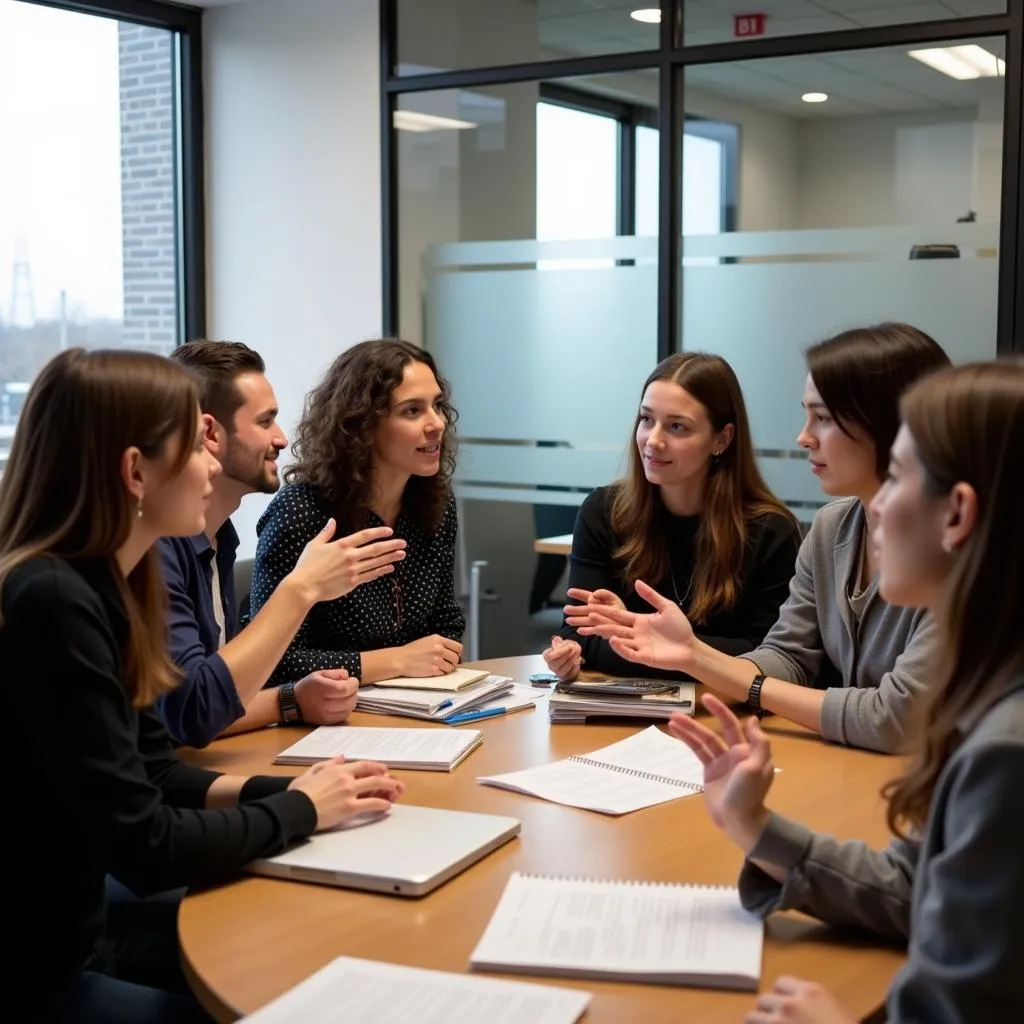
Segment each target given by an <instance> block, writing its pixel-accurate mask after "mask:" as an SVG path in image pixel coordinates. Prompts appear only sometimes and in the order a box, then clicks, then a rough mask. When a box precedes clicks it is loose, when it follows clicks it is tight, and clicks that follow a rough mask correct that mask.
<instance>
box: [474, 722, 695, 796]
mask: <svg viewBox="0 0 1024 1024" xmlns="http://www.w3.org/2000/svg"><path fill="white" fill-rule="evenodd" d="M477 782H481V783H483V784H484V785H486V786H497V787H498V788H499V789H510V790H512V791H513V792H515V793H526V794H527V795H529V796H539V797H540V798H541V799H543V800H550V801H551V802H552V803H556V804H566V805H568V806H569V807H582V808H583V809H584V810H588V811H599V812H600V813H602V814H628V813H629V812H630V811H638V810H640V809H641V808H643V807H653V806H654V805H655V804H663V803H666V802H667V801H669V800H678V799H679V798H680V797H683V796H692V795H693V794H694V793H700V792H701V791H702V790H703V788H704V766H703V765H702V764H701V762H700V760H699V759H698V757H697V755H696V754H694V753H693V751H692V750H690V748H689V747H688V746H686V744H685V743H682V742H680V741H679V740H675V739H673V738H672V737H671V736H667V735H666V734H665V733H663V732H661V731H660V730H659V729H658V728H657V727H656V726H653V725H652V726H651V727H650V728H649V729H645V730H644V731H643V732H640V733H637V734H636V735H634V736H630V737H629V738H628V739H625V740H620V741H619V742H618V743H612V744H611V745H610V746H607V747H602V748H601V749H600V750H594V751H592V752H591V753H589V754H577V755H574V756H573V757H570V758H567V759H566V760H564V761H555V762H554V763H553V764H545V765H542V766H541V767H539V768H524V769H523V770H522V771H517V772H505V773H504V774H502V775H488V776H484V777H483V778H478V779H477Z"/></svg>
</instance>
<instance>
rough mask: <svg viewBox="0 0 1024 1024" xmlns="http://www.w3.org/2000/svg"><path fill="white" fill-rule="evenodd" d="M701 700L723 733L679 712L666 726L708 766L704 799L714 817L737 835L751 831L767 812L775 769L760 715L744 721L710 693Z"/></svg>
mask: <svg viewBox="0 0 1024 1024" xmlns="http://www.w3.org/2000/svg"><path fill="white" fill-rule="evenodd" d="M702 703H703V705H704V707H705V708H707V710H708V711H710V712H711V713H712V714H713V715H714V716H715V718H717V719H718V721H719V722H720V723H721V726H722V733H721V735H719V734H718V733H716V732H712V731H711V730H710V729H709V728H708V727H707V726H706V725H703V724H702V723H701V722H697V721H695V720H694V719H692V718H690V717H689V715H683V714H680V713H678V712H677V713H676V714H674V715H673V716H672V718H671V720H670V721H669V725H668V731H669V732H670V733H671V734H672V735H673V736H675V738H676V739H678V740H682V742H683V743H685V744H686V745H687V746H688V747H689V748H690V749H691V750H692V751H693V752H694V753H695V754H696V755H697V757H698V758H700V761H701V763H702V764H703V765H704V803H705V804H706V806H707V809H708V814H710V815H711V820H712V821H713V822H714V823H715V824H716V825H717V826H718V827H719V828H720V829H723V830H725V831H726V832H728V833H730V834H731V835H733V836H736V835H739V834H741V833H744V832H748V831H749V830H750V829H749V826H750V825H751V824H752V823H754V822H757V821H759V820H761V819H762V818H763V816H764V815H765V813H766V811H765V803H764V801H765V797H766V796H767V795H768V790H769V789H770V788H771V784H772V779H773V777H774V774H775V769H774V767H773V765H772V752H771V746H770V744H769V742H768V737H767V736H765V734H764V733H763V732H762V731H761V727H760V726H759V725H758V722H757V719H756V718H753V717H751V718H749V719H747V721H746V722H745V723H741V722H740V720H739V719H738V718H737V717H736V716H735V715H734V714H733V713H732V711H730V710H729V708H727V707H726V706H725V705H724V704H723V703H722V702H721V701H720V700H719V699H718V698H717V697H715V696H713V695H712V694H706V695H705V696H704V698H703V699H702Z"/></svg>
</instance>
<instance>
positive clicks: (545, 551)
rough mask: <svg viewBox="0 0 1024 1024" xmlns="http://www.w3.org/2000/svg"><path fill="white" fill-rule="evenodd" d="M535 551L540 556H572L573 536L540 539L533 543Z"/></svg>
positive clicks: (567, 534)
mask: <svg viewBox="0 0 1024 1024" xmlns="http://www.w3.org/2000/svg"><path fill="white" fill-rule="evenodd" d="M533 550H534V551H536V552H537V554H538V555H569V554H572V534H571V533H564V534H562V535H561V536H558V537H538V538H537V540H535V541H534V542H533Z"/></svg>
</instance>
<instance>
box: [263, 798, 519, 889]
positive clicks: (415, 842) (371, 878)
mask: <svg viewBox="0 0 1024 1024" xmlns="http://www.w3.org/2000/svg"><path fill="white" fill-rule="evenodd" d="M521 827H522V826H521V823H520V822H519V821H517V820H516V819H515V818H504V817H499V816H498V815H495V814H471V813H469V812H467V811H447V810H442V809H441V808H436V807H414V806H411V805H409V804H395V806H394V807H392V808H391V810H390V811H389V812H388V813H387V814H385V815H372V816H371V815H368V816H366V817H364V818H362V820H360V819H353V820H352V821H351V822H346V823H345V824H344V825H342V826H341V827H340V828H337V829H335V830H334V831H331V832H321V833H320V834H319V835H315V836H311V837H310V838H309V839H307V840H305V841H303V842H302V843H299V844H298V845H297V846H293V847H291V849H288V850H286V851H285V852H284V853H281V854H278V856H276V857H266V858H264V859H262V860H257V861H253V862H252V863H251V864H249V865H247V866H246V870H247V871H250V872H252V873H253V874H255V875H270V876H272V877H273V878H288V879H291V880H292V881H296V882H316V883H319V884H320V885H337V886H341V887H343V888H347V889H367V890H369V891H370V892H386V893H392V894H394V895H398V896H423V895H425V894H426V893H428V892H431V891H432V890H434V889H436V888H437V887H438V886H439V885H441V884H442V883H443V882H447V881H448V879H449V878H453V877H454V876H455V875H457V874H458V873H459V872H460V871H464V870H465V869H466V868H468V867H469V866H470V865H471V864H475V863H476V862H477V861H478V860H481V859H482V858H484V857H486V856H487V854H489V853H490V852H491V851H492V850H496V849H497V848H498V847H499V846H501V845H502V844H504V843H507V842H508V841H509V840H510V839H512V838H513V837H515V836H517V835H518V834H519V830H520V828H521Z"/></svg>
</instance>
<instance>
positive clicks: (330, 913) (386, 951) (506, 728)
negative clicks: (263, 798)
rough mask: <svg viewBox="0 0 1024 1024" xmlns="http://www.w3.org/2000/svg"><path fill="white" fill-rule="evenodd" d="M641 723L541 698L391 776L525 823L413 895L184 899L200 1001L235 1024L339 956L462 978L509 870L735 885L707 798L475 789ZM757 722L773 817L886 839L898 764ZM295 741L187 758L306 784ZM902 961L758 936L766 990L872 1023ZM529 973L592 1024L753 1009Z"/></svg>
mask: <svg viewBox="0 0 1024 1024" xmlns="http://www.w3.org/2000/svg"><path fill="white" fill-rule="evenodd" d="M481 665H486V667H488V668H489V669H491V671H493V672H497V673H502V674H505V675H510V676H513V677H514V678H516V679H519V680H525V678H526V676H527V675H528V674H529V673H530V672H536V671H542V670H543V668H544V666H543V662H542V660H541V659H540V658H539V657H525V658H506V659H495V660H493V661H488V662H482V663H481ZM353 724H360V725H384V724H387V725H403V726H408V727H410V728H416V727H418V726H422V727H431V725H430V724H429V723H420V722H417V721H415V720H413V719H395V718H382V717H380V716H374V715H366V714H357V715H354V716H353ZM647 724H648V723H643V727H646V725H647ZM434 727H436V726H434ZM638 727H640V726H638V725H636V724H634V725H619V724H615V725H610V724H609V725H605V724H589V725H555V726H551V725H549V723H548V721H547V713H546V708H545V707H544V701H543V700H541V701H540V702H539V703H538V706H537V707H536V708H535V709H534V710H527V711H522V712H518V713H515V714H511V715H508V716H506V717H503V718H496V719H490V720H484V721H480V722H477V723H473V724H472V725H471V726H466V728H479V729H481V730H482V732H483V735H484V742H483V744H482V746H480V747H479V748H478V749H477V750H476V751H475V752H474V753H473V754H471V755H470V756H469V758H467V760H466V761H464V762H463V763H462V764H461V765H460V766H459V767H458V768H457V769H456V770H455V771H454V772H452V773H451V774H448V773H443V772H413V771H404V772H397V773H396V774H397V775H399V776H400V777H401V778H402V779H403V780H404V781H405V783H406V786H407V789H406V794H405V797H404V800H405V801H406V802H407V803H411V804H419V805H424V806H434V807H449V808H456V809H461V810H467V811H480V812H489V813H494V814H506V815H510V816H512V817H515V818H518V819H520V820H521V821H522V823H523V827H522V835H521V837H520V838H518V839H515V840H513V841H512V842H510V843H507V844H506V845H505V846H503V847H502V848H500V849H499V850H497V851H496V852H494V853H492V854H491V855H489V856H488V857H486V858H484V860H482V861H480V862H479V863H477V864H476V865H474V866H473V867H471V868H469V869H468V870H467V871H465V872H463V873H462V874H461V875H459V876H457V877H456V878H454V879H453V880H452V881H450V882H448V883H447V884H445V885H443V886H441V888H439V889H437V890H435V891H434V892H433V893H431V894H430V895H428V896H426V897H423V898H421V899H409V898H404V897H392V896H386V895H376V894H372V893H363V892H353V891H347V890H344V889H334V888H330V887H325V886H318V885H308V884H303V883H301V882H290V881H283V880H278V879H271V878H255V877H247V878H243V879H241V880H239V881H237V882H233V883H231V884H229V885H225V886H222V887H220V888H217V889H211V890H208V891H205V892H198V893H194V894H190V895H189V896H187V897H186V899H185V900H184V902H183V903H182V907H181V913H180V917H179V937H180V942H181V948H182V954H183V961H184V963H185V967H186V971H187V973H188V975H189V979H190V982H191V983H192V985H193V987H194V989H195V991H196V994H197V996H198V997H199V998H200V1000H201V1001H202V1002H203V1004H204V1005H205V1007H206V1008H207V1010H208V1011H209V1012H210V1013H212V1014H213V1015H214V1017H216V1019H217V1020H219V1021H230V1020H234V1019H235V1018H236V1017H237V1016H239V1015H241V1014H245V1013H251V1012H252V1011H254V1010H256V1009H257V1008H258V1007H260V1006H262V1005H263V1004H264V1003H266V1002H268V1001H269V1000H270V999H272V998H273V997H275V996H277V995H280V994H281V993H282V992H284V991H285V990H286V989H288V988H291V987H292V986H294V985H296V984H297V983H298V982H300V981H302V980H303V979H304V978H306V977H308V976H309V975H310V974H312V973H313V972H314V971H315V970H317V969H318V968H320V967H322V966H324V965H325V964H327V963H328V962H329V961H331V960H332V959H334V957H336V956H340V955H343V954H344V955H347V956H356V957H364V958H367V959H373V960H382V961H388V962H391V963H398V964H407V965H410V966H415V967H427V968H434V969H438V970H446V971H455V972H465V971H467V970H468V966H469V955H470V953H471V951H472V950H473V948H474V946H475V945H476V943H477V941H478V940H479V938H480V936H481V935H482V933H483V930H484V927H485V926H486V924H487V922H488V921H489V919H490V916H491V912H492V911H493V909H494V907H495V906H496V904H497V901H498V898H499V896H500V895H501V892H502V890H503V889H504V886H505V883H506V881H507V879H508V877H509V875H510V874H511V873H512V872H513V871H523V872H533V873H538V874H550V875H575V876H582V877H591V878H616V879H644V880H650V881H664V882H687V883H697V884H711V885H734V884H735V882H736V878H737V875H738V872H739V868H740V865H741V862H742V857H741V855H740V852H739V851H738V850H737V849H736V848H735V847H734V846H732V844H730V843H729V842H728V840H727V839H726V838H725V837H724V836H723V835H722V834H721V833H720V832H719V831H718V830H717V829H716V828H715V827H714V826H713V825H712V824H711V821H710V819H709V818H708V816H707V813H706V811H705V810H704V806H703V801H702V800H701V798H700V797H699V796H693V797H689V798H686V799H681V800H675V801H672V802H671V803H667V804H662V805H660V806H658V807H652V808H649V809H647V810H642V811H637V812H635V813H633V814H627V815H624V816H622V817H619V818H613V817H608V816H605V815H603V814H596V813H594V812H592V811H583V810H578V809H575V808H570V807H562V806H560V805H558V804H552V803H548V802H546V801H544V800H539V799H536V798H533V797H528V796H524V795H521V794H516V793H510V792H505V791H504V790H500V789H495V788H493V787H489V786H481V785H479V784H477V782H476V778H477V776H479V775H490V774H494V773H497V772H505V771H511V770H514V769H517V768H524V767H527V766H533V765H539V764H545V763H547V762H549V761H553V760H558V759H560V758H563V757H567V756H569V755H570V754H579V753H585V752H587V751H590V750H594V749H596V748H598V747H601V746H604V745H605V744H608V743H612V742H614V741H616V740H618V739H622V738H624V737H625V736H627V735H630V734H631V733H632V732H634V731H636V730H637V728H638ZM765 727H766V729H767V731H768V732H769V733H770V734H771V736H772V744H773V749H774V756H775V763H776V765H777V766H778V767H779V768H781V769H782V771H781V772H780V773H779V774H778V775H777V776H776V778H775V782H774V784H773V787H772V791H771V795H770V805H771V806H772V808H773V809H775V810H777V811H779V812H781V813H783V814H786V815H789V816H792V817H794V818H797V819H798V820H800V821H802V822H804V823H805V824H807V825H809V826H811V827H813V828H815V829H818V830H821V831H825V832H828V833H831V834H833V835H835V836H837V837H839V838H859V839H864V840H866V841H867V842H869V843H871V844H873V845H883V844H884V843H885V842H887V839H888V836H887V833H886V829H885V823H884V822H885V815H884V805H883V802H882V800H881V798H880V796H879V795H878V793H879V789H880V787H881V785H882V784H883V783H884V782H885V781H886V780H888V779H889V778H891V777H892V776H893V775H894V774H895V773H896V771H897V770H898V768H899V763H898V762H897V761H896V760H894V759H893V758H887V757H884V756H881V755H878V754H871V753H867V752H864V751H858V750H850V749H846V748H842V747H837V746H832V745H829V744H826V743H823V742H822V741H821V739H820V738H818V737H817V736H814V735H812V734H811V733H809V732H807V731H806V730H804V729H802V728H800V727H799V726H794V725H791V724H789V723H786V722H782V721H775V720H773V719H770V718H769V719H767V720H766V723H765ZM298 735H299V734H298V732H297V730H295V729H264V730H260V731H258V732H253V733H247V734H243V735H240V736H234V737H230V738H228V739H225V740H220V741H218V742H216V743H214V744H213V745H212V746H210V747H208V748H207V749H205V750H201V751H195V750H188V751H184V752H183V754H184V756H185V758H186V760H188V761H190V762H191V763H193V764H200V765H203V766H205V767H208V768H213V769H215V770H217V771H223V772H228V773H232V774H253V773H262V774H268V773H269V774H296V773H297V772H298V771H299V769H296V768H290V767H286V766H280V765H272V764H271V761H272V759H273V757H274V756H275V755H276V754H277V753H279V752H280V751H281V750H283V749H284V748H285V747H286V746H289V745H290V744H291V743H293V742H294V741H295V740H296V739H297V737H298ZM902 962H903V953H902V952H901V951H900V950H897V949H894V948H891V947H885V946H872V945H870V944H868V943H866V942H865V941H864V940H863V938H858V937H857V936H851V935H850V934H839V933H837V932H836V931H834V930H831V929H829V928H826V927H825V926H824V925H822V924H820V923H818V922H815V921H812V920H811V919H809V918H806V917H803V916H802V915H798V914H793V913H787V914H776V915H774V916H773V917H772V918H770V919H769V921H768V924H767V928H766V932H765V951H764V966H763V972H762V977H761V986H762V989H765V988H770V987H771V985H772V983H773V982H774V980H775V978H776V977H778V976H779V975H780V974H794V975H797V976H800V977H806V978H810V979H813V980H816V981H819V982H821V983H822V984H824V985H826V986H827V987H828V988H829V989H831V990H832V991H833V992H834V993H835V994H836V995H837V996H839V998H840V999H841V1000H842V1002H843V1003H844V1004H845V1005H846V1006H847V1007H848V1009H849V1010H850V1011H852V1012H853V1013H854V1014H855V1015H856V1016H857V1017H858V1018H863V1017H865V1016H868V1015H870V1014H871V1013H873V1012H874V1011H875V1010H876V1009H877V1008H878V1007H879V1006H880V1005H881V1004H882V1002H883V999H884V996H885V992H886V990H887V988H888V986H889V983H890V981H891V979H892V976H893V975H894V974H895V972H896V970H897V969H898V968H899V966H900V965H901V964H902ZM535 980H539V981H543V982H545V983H547V984H555V985H558V984H564V985H568V986H570V987H575V988H581V989H586V990H588V991H590V992H592V993H593V999H592V1001H591V1004H590V1008H589V1010H588V1012H587V1015H586V1017H585V1020H586V1021H587V1024H612V1022H615V1024H618V1022H622V1021H635V1020H642V1021H644V1022H645V1024H661V1022H669V1021H672V1022H677V1021H680V1020H692V1021H699V1022H700V1024H717V1022H720V1021H721V1022H725V1021H729V1022H733V1024H734V1022H737V1021H740V1020H742V1019H743V1014H744V1013H745V1012H747V1011H749V1010H750V1009H752V1007H753V1002H754V997H753V996H752V994H750V993H746V994H739V993H730V992H723V991H715V990H703V989H696V988H676V987H668V986H657V985H631V984H616V983H612V982H603V981H597V980H592V979H572V980H565V981H562V980H559V979H553V978H538V979H535Z"/></svg>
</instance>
